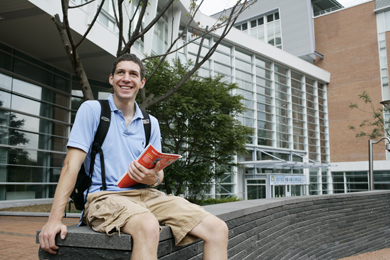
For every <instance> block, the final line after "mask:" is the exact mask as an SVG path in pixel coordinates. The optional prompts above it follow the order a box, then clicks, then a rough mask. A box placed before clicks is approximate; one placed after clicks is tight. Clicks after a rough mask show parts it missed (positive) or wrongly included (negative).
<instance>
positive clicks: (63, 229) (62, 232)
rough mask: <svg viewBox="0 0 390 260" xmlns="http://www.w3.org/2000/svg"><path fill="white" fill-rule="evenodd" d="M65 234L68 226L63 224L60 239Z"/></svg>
mask: <svg viewBox="0 0 390 260" xmlns="http://www.w3.org/2000/svg"><path fill="white" fill-rule="evenodd" d="M67 234H68V228H67V227H66V226H65V225H62V227H61V239H65V237H66V235H67Z"/></svg>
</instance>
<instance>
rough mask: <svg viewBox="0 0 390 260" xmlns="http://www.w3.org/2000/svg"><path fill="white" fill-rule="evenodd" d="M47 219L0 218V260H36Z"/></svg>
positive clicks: (377, 255) (383, 254) (373, 256)
mask: <svg viewBox="0 0 390 260" xmlns="http://www.w3.org/2000/svg"><path fill="white" fill-rule="evenodd" d="M78 220H79V219H78V218H64V219H63V223H64V224H65V225H67V226H69V225H75V224H77V223H78ZM46 221H47V217H18V216H0V260H10V259H12V260H18V259H21V260H22V259H23V260H36V259H38V249H39V245H38V244H36V242H35V236H36V231H37V230H39V229H41V228H42V226H43V225H44V224H45V223H46ZM340 260H390V248H386V249H382V250H378V251H374V252H371V253H365V254H361V255H357V256H350V257H345V258H342V259H340Z"/></svg>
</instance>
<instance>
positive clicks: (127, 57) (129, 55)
mask: <svg viewBox="0 0 390 260" xmlns="http://www.w3.org/2000/svg"><path fill="white" fill-rule="evenodd" d="M121 61H132V62H134V63H136V64H138V66H139V68H140V76H141V80H142V79H143V78H145V66H144V64H143V63H142V61H141V60H140V59H139V58H138V57H137V55H135V54H132V53H126V54H123V55H122V56H119V57H118V58H116V59H115V61H114V63H113V64H112V69H111V75H112V76H114V73H115V70H116V66H117V65H118V63H119V62H121Z"/></svg>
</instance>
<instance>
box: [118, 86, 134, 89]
mask: <svg viewBox="0 0 390 260" xmlns="http://www.w3.org/2000/svg"><path fill="white" fill-rule="evenodd" d="M119 87H120V88H121V89H132V87H126V86H119Z"/></svg>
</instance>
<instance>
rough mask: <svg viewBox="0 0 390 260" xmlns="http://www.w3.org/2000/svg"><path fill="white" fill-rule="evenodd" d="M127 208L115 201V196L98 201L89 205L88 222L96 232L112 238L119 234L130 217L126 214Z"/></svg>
mask: <svg viewBox="0 0 390 260" xmlns="http://www.w3.org/2000/svg"><path fill="white" fill-rule="evenodd" d="M125 211H126V207H125V206H123V205H121V204H119V203H117V202H116V201H115V196H111V197H108V198H106V199H104V200H96V201H94V202H92V203H91V204H89V205H88V209H87V212H86V213H87V216H86V221H87V224H88V226H90V227H91V228H92V229H93V230H94V231H97V232H102V233H106V234H107V235H109V236H112V235H113V234H114V233H116V232H119V233H120V229H121V227H122V226H124V225H125V224H126V222H127V221H128V219H129V218H130V216H126V215H128V214H124V213H125Z"/></svg>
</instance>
